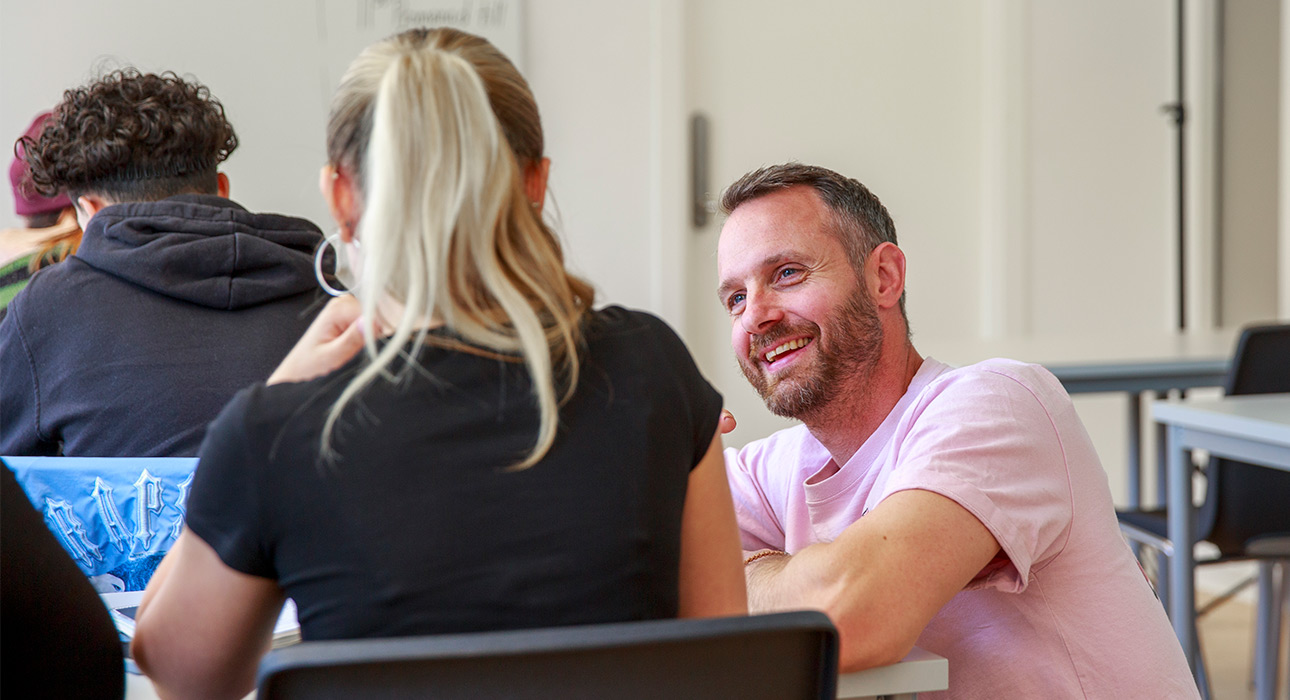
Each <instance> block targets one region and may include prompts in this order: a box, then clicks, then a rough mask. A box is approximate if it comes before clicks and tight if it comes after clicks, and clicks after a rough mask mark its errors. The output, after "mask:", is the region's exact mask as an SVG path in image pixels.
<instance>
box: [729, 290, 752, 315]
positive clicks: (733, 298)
mask: <svg viewBox="0 0 1290 700" xmlns="http://www.w3.org/2000/svg"><path fill="white" fill-rule="evenodd" d="M746 296H747V295H745V294H744V293H743V292H735V293H734V294H731V295H730V298H729V299H726V308H727V309H728V310H730V311H734V310H735V308H736V307H738V306H739V305H740V304H743V303H744V298H745V297H746Z"/></svg>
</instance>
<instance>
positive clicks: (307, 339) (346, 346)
mask: <svg viewBox="0 0 1290 700" xmlns="http://www.w3.org/2000/svg"><path fill="white" fill-rule="evenodd" d="M361 311H362V308H361V307H360V306H359V303H358V300H357V299H355V298H354V297H353V296H352V295H348V294H347V295H345V296H341V297H336V298H335V299H332V300H331V301H330V302H328V303H327V306H325V307H323V310H322V311H321V312H320V313H319V314H318V317H317V318H315V319H314V322H313V323H311V324H310V325H309V328H308V329H306V330H305V334H304V335H303V336H301V337H300V340H299V341H298V342H297V343H296V346H295V347H293V348H291V352H289V353H287V356H286V357H285V358H284V359H283V360H282V364H280V365H278V368H277V369H275V370H274V371H273V374H272V375H270V376H269V380H268V382H267V383H269V384H277V383H279V382H303V381H308V380H310V379H313V378H315V377H321V376H322V375H324V374H327V373H328V372H331V371H333V370H335V369H336V368H338V367H340V366H341V365H343V364H345V363H346V362H348V361H349V360H350V359H351V358H353V357H354V355H357V354H358V351H359V350H362V349H363V333H362V331H361V330H360V328H359V325H360V324H359V313H360V312H361Z"/></svg>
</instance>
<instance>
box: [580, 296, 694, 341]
mask: <svg viewBox="0 0 1290 700" xmlns="http://www.w3.org/2000/svg"><path fill="white" fill-rule="evenodd" d="M586 333H587V339H588V341H591V342H594V341H597V340H622V339H626V340H630V341H632V342H637V343H639V342H643V341H646V340H647V339H648V340H652V341H654V342H659V343H665V344H669V345H677V344H680V345H682V347H683V346H684V344H683V343H682V342H681V339H680V336H678V335H677V334H676V331H674V330H673V329H672V327H671V326H669V325H668V324H667V322H666V321H664V320H663V319H661V318H659V317H658V316H655V315H654V314H652V313H650V312H648V311H640V310H638V309H628V308H625V307H622V306H606V307H604V308H602V309H598V310H596V311H592V312H591V313H590V314H588V318H587V322H586Z"/></svg>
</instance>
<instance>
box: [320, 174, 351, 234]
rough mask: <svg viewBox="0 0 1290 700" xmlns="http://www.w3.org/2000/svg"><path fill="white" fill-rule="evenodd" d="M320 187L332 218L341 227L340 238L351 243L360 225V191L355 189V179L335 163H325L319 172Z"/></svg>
mask: <svg viewBox="0 0 1290 700" xmlns="http://www.w3.org/2000/svg"><path fill="white" fill-rule="evenodd" d="M318 189H319V190H321V191H322V196H323V199H325V200H327V208H328V209H329V210H330V211H331V218H332V219H334V220H335V221H336V225H337V226H338V227H339V228H340V240H341V241H342V242H344V243H349V242H350V241H351V240H353V239H354V228H355V227H356V226H357V225H358V193H357V192H356V191H355V190H354V181H353V180H352V179H350V177H349V174H348V173H346V172H345V171H344V170H342V169H340V168H338V167H336V166H334V165H324V166H323V169H322V172H320V173H319V174H318Z"/></svg>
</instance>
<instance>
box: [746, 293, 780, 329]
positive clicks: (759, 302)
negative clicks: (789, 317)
mask: <svg viewBox="0 0 1290 700" xmlns="http://www.w3.org/2000/svg"><path fill="white" fill-rule="evenodd" d="M783 318H784V311H783V309H781V308H780V307H779V305H778V304H776V303H775V300H774V298H773V296H772V295H769V294H749V295H748V298H747V299H746V300H744V312H743V313H742V314H740V316H739V322H740V323H742V324H743V327H744V331H745V332H747V333H752V334H761V333H765V332H766V330H767V329H769V328H770V327H771V326H773V325H775V324H776V323H779V322H780V321H781V320H782V319H783Z"/></svg>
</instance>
